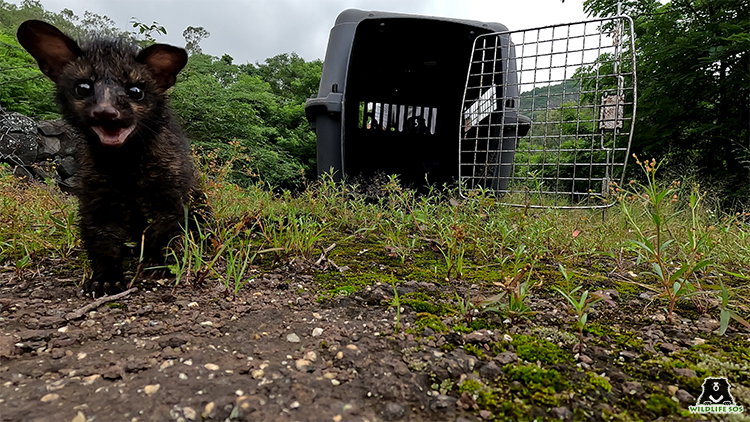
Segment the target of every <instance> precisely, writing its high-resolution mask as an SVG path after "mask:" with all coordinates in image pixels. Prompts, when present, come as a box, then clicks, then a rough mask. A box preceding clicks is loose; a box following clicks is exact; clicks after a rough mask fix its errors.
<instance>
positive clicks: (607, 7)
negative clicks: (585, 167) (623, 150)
mask: <svg viewBox="0 0 750 422" xmlns="http://www.w3.org/2000/svg"><path fill="white" fill-rule="evenodd" d="M622 4H623V13H624V14H628V15H630V16H631V17H632V18H633V20H634V24H635V32H636V55H637V59H636V60H637V71H638V92H639V98H638V113H637V122H636V128H635V136H634V139H633V147H634V150H635V151H636V152H639V153H640V155H641V156H656V157H666V158H671V160H670V161H671V162H673V163H686V164H688V166H686V167H685V168H683V169H681V170H683V171H687V170H688V168H692V169H696V170H697V172H698V176H699V177H700V178H701V179H704V180H711V181H712V182H714V184H715V185H716V186H717V187H719V188H720V189H721V190H723V193H724V194H725V195H726V196H727V197H728V198H730V199H732V198H733V199H734V200H738V201H747V199H748V198H749V197H750V132H749V131H748V130H749V128H750V19H748V17H749V16H750V6H749V4H750V2H749V1H748V0H672V1H670V2H668V3H666V4H662V2H661V1H659V0H627V1H623V2H622ZM584 10H585V11H586V12H587V13H589V14H590V15H598V16H613V15H615V14H616V13H617V1H616V0H586V1H585V2H584Z"/></svg>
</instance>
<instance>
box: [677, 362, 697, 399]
mask: <svg viewBox="0 0 750 422" xmlns="http://www.w3.org/2000/svg"><path fill="white" fill-rule="evenodd" d="M674 373H675V374H677V375H679V376H681V377H686V378H695V377H697V376H698V374H696V373H695V371H693V370H692V369H690V368H674ZM673 394H674V393H673Z"/></svg>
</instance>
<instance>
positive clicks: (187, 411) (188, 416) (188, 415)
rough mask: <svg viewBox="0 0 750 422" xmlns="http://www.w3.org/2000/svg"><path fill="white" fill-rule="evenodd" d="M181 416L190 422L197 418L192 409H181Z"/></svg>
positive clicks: (196, 413)
mask: <svg viewBox="0 0 750 422" xmlns="http://www.w3.org/2000/svg"><path fill="white" fill-rule="evenodd" d="M182 414H183V415H185V419H187V420H190V421H194V420H196V419H197V418H198V412H196V411H195V409H193V408H192V407H186V408H184V409H182Z"/></svg>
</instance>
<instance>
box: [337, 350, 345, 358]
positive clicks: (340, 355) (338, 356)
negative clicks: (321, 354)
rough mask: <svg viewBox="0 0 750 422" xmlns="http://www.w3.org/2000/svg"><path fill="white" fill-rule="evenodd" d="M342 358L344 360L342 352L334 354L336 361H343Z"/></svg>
mask: <svg viewBox="0 0 750 422" xmlns="http://www.w3.org/2000/svg"><path fill="white" fill-rule="evenodd" d="M343 358H344V352H342V351H339V352H338V353H336V359H343Z"/></svg>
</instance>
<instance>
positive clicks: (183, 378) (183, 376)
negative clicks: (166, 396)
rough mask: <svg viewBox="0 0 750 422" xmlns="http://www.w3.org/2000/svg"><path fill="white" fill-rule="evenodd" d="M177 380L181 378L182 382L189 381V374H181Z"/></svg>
mask: <svg viewBox="0 0 750 422" xmlns="http://www.w3.org/2000/svg"><path fill="white" fill-rule="evenodd" d="M177 378H179V379H181V380H183V381H185V380H187V379H188V376H187V374H184V373H182V372H180V374H179V375H177Z"/></svg>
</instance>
